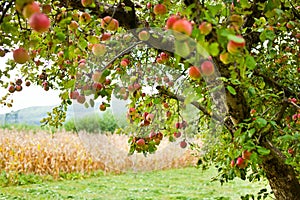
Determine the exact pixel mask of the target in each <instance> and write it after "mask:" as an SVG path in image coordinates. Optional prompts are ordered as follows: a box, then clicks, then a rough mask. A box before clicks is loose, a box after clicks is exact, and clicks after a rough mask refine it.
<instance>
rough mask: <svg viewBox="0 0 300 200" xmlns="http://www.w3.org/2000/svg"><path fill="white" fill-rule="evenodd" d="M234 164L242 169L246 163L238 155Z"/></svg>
mask: <svg viewBox="0 0 300 200" xmlns="http://www.w3.org/2000/svg"><path fill="white" fill-rule="evenodd" d="M236 165H237V166H238V167H239V168H240V169H243V168H245V167H246V166H247V163H246V162H245V159H243V158H242V157H238V158H237V160H236Z"/></svg>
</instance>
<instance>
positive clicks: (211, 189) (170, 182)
mask: <svg viewBox="0 0 300 200" xmlns="http://www.w3.org/2000/svg"><path fill="white" fill-rule="evenodd" d="M215 175H217V171H216V170H215V169H213V168H211V169H208V170H207V171H201V170H200V169H196V168H191V167H189V168H180V169H168V170H162V171H152V172H140V173H134V172H132V171H131V172H128V173H126V174H122V175H113V174H108V175H106V176H104V175H98V176H97V177H91V178H88V179H84V180H64V181H58V182H44V183H38V184H32V185H24V186H10V187H5V188H2V189H0V199H111V200H115V199H119V200H124V199H127V200H129V199H139V200H145V199H161V200H171V199H173V200H175V199H182V200H187V199H191V200H192V199H193V200H198V199H201V200H213V199H214V200H216V199H219V200H236V199H240V196H246V195H247V194H257V193H258V192H259V191H260V190H261V189H263V188H265V187H266V186H267V182H266V181H261V182H256V183H249V182H248V181H242V180H237V179H236V180H234V181H232V182H230V183H225V184H224V185H223V186H221V185H220V182H219V181H218V180H216V181H212V179H211V178H210V177H213V176H215ZM271 199H272V198H271V197H268V198H266V199H265V200H271Z"/></svg>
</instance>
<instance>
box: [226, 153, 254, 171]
mask: <svg viewBox="0 0 300 200" xmlns="http://www.w3.org/2000/svg"><path fill="white" fill-rule="evenodd" d="M251 154H252V152H251V151H248V150H244V151H243V152H242V156H240V157H238V158H237V159H236V161H235V160H232V161H231V163H230V166H231V167H235V166H237V167H238V168H239V169H244V168H246V167H247V166H248V161H249V160H250V157H251Z"/></svg>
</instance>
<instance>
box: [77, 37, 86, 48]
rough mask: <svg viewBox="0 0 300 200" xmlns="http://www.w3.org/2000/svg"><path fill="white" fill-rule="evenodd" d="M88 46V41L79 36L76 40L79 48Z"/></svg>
mask: <svg viewBox="0 0 300 200" xmlns="http://www.w3.org/2000/svg"><path fill="white" fill-rule="evenodd" d="M87 46H88V42H87V41H86V40H85V39H84V38H83V37H81V38H80V39H79V42H78V47H79V48H80V49H81V50H85V48H86V47H87Z"/></svg>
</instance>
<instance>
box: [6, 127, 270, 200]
mask: <svg viewBox="0 0 300 200" xmlns="http://www.w3.org/2000/svg"><path fill="white" fill-rule="evenodd" d="M0 134H1V140H0V141H1V143H0V149H1V151H0V156H1V157H2V158H7V157H8V156H7V155H9V154H13V155H14V158H15V161H12V160H11V161H10V162H9V160H7V162H5V163H6V165H5V166H1V168H2V169H6V170H2V174H1V176H0V184H1V185H2V186H4V185H5V184H7V183H8V182H10V185H9V186H5V187H2V188H1V189H0V199H239V198H240V196H245V195H247V194H254V195H255V194H257V193H258V192H259V191H260V190H261V189H264V188H268V189H269V187H268V186H267V185H268V184H267V181H266V180H262V181H261V182H252V183H250V182H248V181H242V180H238V179H236V180H234V181H232V182H229V183H225V184H224V185H223V186H221V184H220V182H219V180H218V178H215V179H213V177H216V176H217V174H218V173H217V170H216V168H214V167H211V168H209V169H207V170H202V169H201V167H202V166H201V165H199V166H198V167H200V168H196V167H195V166H196V164H197V159H198V158H199V157H195V156H193V154H194V155H195V154H196V153H197V152H192V151H191V150H189V149H188V148H185V149H182V148H180V147H179V144H178V142H173V143H171V144H170V143H169V142H168V141H167V140H166V139H164V140H163V141H162V144H161V145H162V147H161V148H160V149H158V151H157V152H156V153H155V154H153V155H149V156H148V157H144V156H143V155H140V154H139V155H137V154H135V155H131V156H128V150H129V148H128V144H127V140H128V136H125V135H105V134H103V135H89V136H85V137H84V138H85V139H89V140H92V141H93V144H96V145H100V146H97V147H98V149H100V151H95V149H93V148H91V146H88V148H90V149H85V147H84V143H86V141H85V142H83V141H82V140H80V139H79V137H78V136H77V135H76V134H74V133H67V132H59V133H57V134H56V135H54V136H52V135H51V134H49V133H46V132H42V131H41V130H38V129H37V130H35V132H33V131H29V130H27V131H25V130H24V131H13V130H1V132H0ZM33 136H35V137H34V138H33ZM95 140H96V141H98V142H94V141H95ZM199 144H200V143H199ZM116 146H117V148H116ZM165 146H168V148H165ZM121 150H122V151H121ZM13 151H15V153H13ZM89 153H91V154H92V155H93V156H91V154H89ZM22 156H23V157H22ZM33 156H36V157H33ZM95 157H96V158H95ZM29 158H30V159H29ZM97 158H98V159H97ZM47 160H51V162H50V163H48V162H47ZM87 160H93V161H92V162H91V163H90V167H91V168H89V166H85V167H83V166H84V165H85V164H86V162H85V161H87ZM96 160H100V161H101V162H96ZM34 164H36V165H39V166H40V168H39V167H35V168H30V167H27V168H26V166H32V165H34ZM2 165H3V163H2ZM55 166H58V167H60V168H59V169H58V170H59V174H55V173H56V170H57V169H55ZM9 167H10V168H9ZM14 167H15V168H14ZM48 168H51V169H48ZM16 169H19V170H21V171H22V170H25V171H23V172H20V173H15V172H14V171H15V170H16ZM26 169H27V171H26ZM30 170H31V173H29V172H28V171H30ZM33 170H35V171H33ZM68 170H69V171H68ZM4 171H6V175H10V176H11V179H10V180H9V178H8V176H6V175H5V172H4ZM85 172H86V173H85ZM32 173H34V174H35V175H33V174H32ZM43 173H44V174H43ZM37 174H41V176H38V175H37ZM12 184H18V185H19V186H11V185H12ZM269 190H270V189H269ZM269 199H270V198H269Z"/></svg>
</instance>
